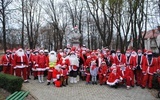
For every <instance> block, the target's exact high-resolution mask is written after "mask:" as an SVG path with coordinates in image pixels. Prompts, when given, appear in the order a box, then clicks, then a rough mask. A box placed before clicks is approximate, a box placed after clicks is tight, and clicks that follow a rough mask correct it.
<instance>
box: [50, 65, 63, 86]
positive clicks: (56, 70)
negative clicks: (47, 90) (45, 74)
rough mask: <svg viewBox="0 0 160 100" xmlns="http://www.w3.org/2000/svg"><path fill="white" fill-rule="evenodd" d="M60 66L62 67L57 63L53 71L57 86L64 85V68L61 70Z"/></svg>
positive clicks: (54, 81)
mask: <svg viewBox="0 0 160 100" xmlns="http://www.w3.org/2000/svg"><path fill="white" fill-rule="evenodd" d="M60 67H61V65H60V64H57V65H56V66H55V68H54V69H53V73H52V78H53V84H54V85H55V86H56V87H61V86H62V82H61V76H62V70H61V68H60Z"/></svg>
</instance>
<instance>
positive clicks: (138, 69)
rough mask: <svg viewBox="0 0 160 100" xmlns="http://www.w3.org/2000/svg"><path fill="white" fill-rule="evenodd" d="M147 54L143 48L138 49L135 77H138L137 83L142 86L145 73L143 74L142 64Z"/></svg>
mask: <svg viewBox="0 0 160 100" xmlns="http://www.w3.org/2000/svg"><path fill="white" fill-rule="evenodd" d="M144 59H145V56H143V54H142V50H138V52H137V56H136V68H135V72H136V73H135V79H136V85H137V86H141V83H142V79H143V74H142V66H143V63H144Z"/></svg>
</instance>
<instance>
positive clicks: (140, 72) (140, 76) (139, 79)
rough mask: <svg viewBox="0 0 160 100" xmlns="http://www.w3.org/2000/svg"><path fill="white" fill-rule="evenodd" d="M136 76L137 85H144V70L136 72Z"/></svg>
mask: <svg viewBox="0 0 160 100" xmlns="http://www.w3.org/2000/svg"><path fill="white" fill-rule="evenodd" d="M135 72H136V74H135V77H136V83H137V85H141V83H142V76H143V74H142V70H135Z"/></svg>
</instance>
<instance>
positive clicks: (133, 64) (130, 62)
mask: <svg viewBox="0 0 160 100" xmlns="http://www.w3.org/2000/svg"><path fill="white" fill-rule="evenodd" d="M124 62H125V65H126V66H127V67H129V68H130V69H132V70H133V69H135V67H136V58H135V57H133V56H130V57H129V59H128V58H127V56H125V58H124Z"/></svg>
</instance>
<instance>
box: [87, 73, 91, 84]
mask: <svg viewBox="0 0 160 100" xmlns="http://www.w3.org/2000/svg"><path fill="white" fill-rule="evenodd" d="M90 81H91V75H90V74H87V75H86V82H90Z"/></svg>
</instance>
